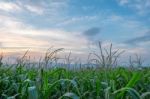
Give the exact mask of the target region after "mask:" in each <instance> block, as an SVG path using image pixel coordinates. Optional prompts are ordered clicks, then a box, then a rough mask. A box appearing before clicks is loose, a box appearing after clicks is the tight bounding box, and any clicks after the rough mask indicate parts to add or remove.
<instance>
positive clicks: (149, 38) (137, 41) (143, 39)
mask: <svg viewBox="0 0 150 99" xmlns="http://www.w3.org/2000/svg"><path fill="white" fill-rule="evenodd" d="M143 42H144V43H145V42H150V32H147V33H146V34H145V35H144V36H140V37H136V38H133V39H130V40H128V41H126V43H128V44H140V43H143Z"/></svg>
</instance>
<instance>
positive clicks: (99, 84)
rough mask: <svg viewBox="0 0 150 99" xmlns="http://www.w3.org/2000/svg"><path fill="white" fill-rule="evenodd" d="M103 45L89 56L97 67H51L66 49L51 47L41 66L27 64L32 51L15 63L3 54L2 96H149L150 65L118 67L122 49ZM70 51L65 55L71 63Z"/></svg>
mask: <svg viewBox="0 0 150 99" xmlns="http://www.w3.org/2000/svg"><path fill="white" fill-rule="evenodd" d="M99 47H100V54H96V53H91V54H90V56H91V55H94V56H95V58H91V57H89V59H90V60H89V62H95V64H98V67H96V68H81V67H80V68H79V69H74V68H72V69H70V67H69V69H68V66H66V67H67V68H60V67H59V68H48V67H49V65H50V66H51V65H52V62H54V61H55V60H56V59H58V58H57V53H58V52H59V51H62V50H63V49H57V50H54V51H52V50H51V49H52V48H50V49H48V51H47V52H46V55H45V57H44V62H39V67H37V68H35V67H31V68H29V67H28V65H27V64H26V62H25V60H26V59H25V58H26V54H27V52H28V51H27V52H26V53H25V54H24V55H23V57H21V58H20V59H18V60H17V62H18V63H17V64H16V65H15V66H14V65H12V66H11V65H9V66H5V64H3V63H2V58H3V57H2V56H1V58H0V99H149V96H150V68H148V67H147V68H142V69H138V68H133V64H132V66H131V67H132V68H125V67H116V66H114V65H116V62H117V58H118V57H119V55H120V54H121V53H122V51H121V52H118V50H117V51H112V44H111V46H110V49H109V51H107V50H106V49H104V50H103V49H102V46H101V43H99ZM104 52H106V53H104ZM70 55H71V53H70V54H69V56H68V57H66V58H65V59H66V61H67V64H69V66H70V64H71V63H70V61H69V60H71V59H70ZM130 62H131V63H132V61H131V59H130ZM137 62H138V64H139V62H140V58H138V61H137ZM49 63H50V64H49ZM134 64H135V61H134ZM140 64H141V62H140ZM81 66H82V65H81Z"/></svg>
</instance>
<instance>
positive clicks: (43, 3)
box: [0, 0, 150, 59]
mask: <svg viewBox="0 0 150 99" xmlns="http://www.w3.org/2000/svg"><path fill="white" fill-rule="evenodd" d="M149 9H150V0H0V36H1V39H0V47H1V50H2V51H3V52H6V53H12V52H13V53H15V52H17V51H24V50H27V49H30V50H32V51H33V52H37V53H39V52H42V51H45V49H47V48H48V47H50V46H55V47H56V48H60V47H63V48H65V49H66V50H67V51H70V50H71V51H72V52H74V53H75V54H77V56H79V57H81V56H82V57H83V56H84V55H85V54H88V52H89V46H92V47H93V49H95V46H96V44H94V43H96V42H98V41H102V42H103V44H104V46H106V47H108V45H109V44H110V43H113V44H114V49H121V50H126V54H125V56H124V57H127V56H129V55H132V54H135V53H138V54H140V55H141V56H142V57H144V58H145V59H148V58H150V54H149V51H150V47H149V46H150V10H149ZM37 53H35V54H37ZM83 54H84V55H83ZM13 55H14V54H13Z"/></svg>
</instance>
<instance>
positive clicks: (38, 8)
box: [25, 5, 44, 15]
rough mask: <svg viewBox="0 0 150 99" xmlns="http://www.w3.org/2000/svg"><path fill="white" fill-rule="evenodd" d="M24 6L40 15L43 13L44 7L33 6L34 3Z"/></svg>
mask: <svg viewBox="0 0 150 99" xmlns="http://www.w3.org/2000/svg"><path fill="white" fill-rule="evenodd" d="M25 8H26V9H27V10H28V11H30V12H32V13H36V14H39V15H42V14H43V13H44V9H43V8H42V7H39V6H35V5H26V6H25Z"/></svg>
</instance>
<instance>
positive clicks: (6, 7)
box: [0, 1, 22, 12]
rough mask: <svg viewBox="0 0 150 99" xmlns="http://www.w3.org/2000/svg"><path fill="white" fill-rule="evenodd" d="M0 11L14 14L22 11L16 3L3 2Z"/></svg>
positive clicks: (0, 3) (0, 4)
mask: <svg viewBox="0 0 150 99" xmlns="http://www.w3.org/2000/svg"><path fill="white" fill-rule="evenodd" d="M0 10H1V11H7V12H14V11H21V10H22V9H21V7H20V6H18V5H17V4H15V3H12V2H4V1H1V2H0Z"/></svg>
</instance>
